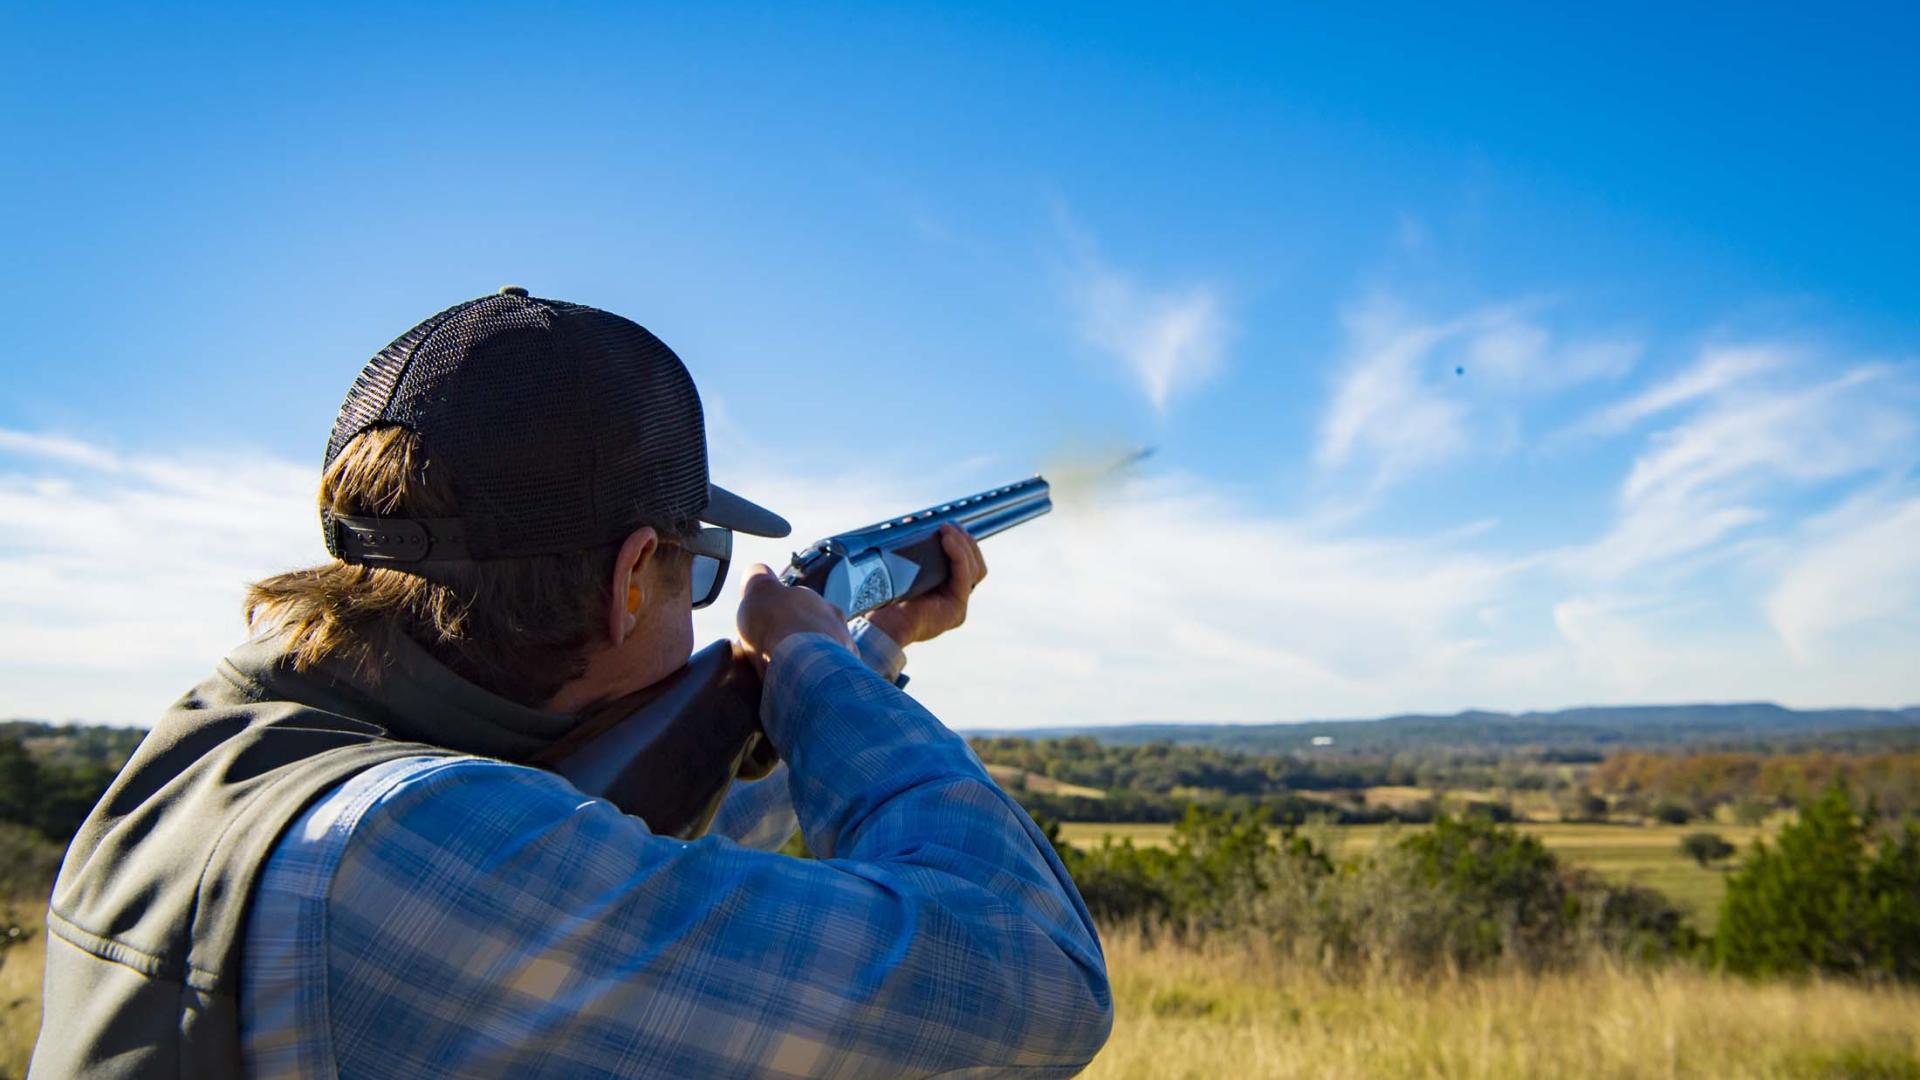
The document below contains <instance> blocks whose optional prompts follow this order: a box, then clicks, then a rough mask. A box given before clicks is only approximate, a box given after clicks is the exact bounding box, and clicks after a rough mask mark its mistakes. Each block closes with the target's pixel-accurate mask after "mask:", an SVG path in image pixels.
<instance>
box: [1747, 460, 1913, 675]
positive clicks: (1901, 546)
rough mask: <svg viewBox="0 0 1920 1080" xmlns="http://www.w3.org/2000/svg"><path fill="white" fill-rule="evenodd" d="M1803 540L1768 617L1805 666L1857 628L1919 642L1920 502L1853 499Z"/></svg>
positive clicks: (1824, 517) (1770, 600) (1877, 497)
mask: <svg viewBox="0 0 1920 1080" xmlns="http://www.w3.org/2000/svg"><path fill="white" fill-rule="evenodd" d="M1797 539H1798V540H1799V541H1800V542H1799V543H1797V544H1795V545H1794V550H1793V551H1792V554H1791V556H1790V562H1789V566H1788V569H1787V570H1786V572H1785V573H1784V574H1783V575H1782V577H1781V578H1780V581H1779V584H1778V585H1776V586H1775V587H1774V589H1773V591H1772V593H1771V594H1769V595H1768V597H1767V602H1766V611H1767V619H1768V621H1769V622H1770V623H1771V624H1772V626H1773V628H1774V630H1775V631H1777V632H1778V633H1779V635H1780V638H1781V640H1782V641H1784V642H1786V644H1787V647H1788V648H1790V649H1791V650H1792V651H1793V654H1794V657H1795V658H1796V659H1797V660H1799V661H1800V662H1801V663H1802V664H1805V663H1808V662H1809V661H1811V660H1812V659H1814V655H1815V653H1816V651H1817V650H1818V649H1819V648H1820V647H1821V646H1822V645H1823V644H1824V643H1825V642H1827V641H1828V640H1830V639H1832V638H1834V637H1836V636H1838V635H1840V634H1841V633H1843V632H1844V631H1846V630H1848V629H1851V628H1854V627H1859V626H1867V627H1873V628H1874V629H1875V632H1876V634H1877V635H1879V636H1881V637H1885V636H1887V633H1888V631H1889V627H1888V626H1887V625H1886V624H1889V623H1894V624H1902V625H1899V626H1897V627H1895V628H1894V630H1895V632H1899V631H1904V633H1905V634H1906V635H1907V636H1908V637H1909V638H1911V637H1914V636H1916V635H1920V496H1905V497H1899V496H1894V497H1888V496H1887V495H1886V494H1885V493H1881V492H1875V493H1872V494H1869V495H1866V496H1863V497H1860V498H1856V499H1852V500H1849V501H1848V502H1847V504H1846V505H1844V506H1842V507H1841V508H1839V509H1838V510H1836V511H1834V512H1833V513H1831V514H1826V515H1822V517H1820V518H1819V519H1817V520H1815V521H1813V522H1810V523H1809V524H1808V526H1807V528H1806V529H1805V530H1804V531H1803V534H1802V536H1801V537H1799V538H1797Z"/></svg>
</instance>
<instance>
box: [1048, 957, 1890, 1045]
mask: <svg viewBox="0 0 1920 1080" xmlns="http://www.w3.org/2000/svg"><path fill="white" fill-rule="evenodd" d="M1105 944H1106V949H1107V960H1108V966H1109V968H1110V970H1111V971H1112V973H1113V980H1114V995H1115V1003H1116V1006H1117V1012H1118V1015H1117V1017H1116V1019H1115V1023H1114V1029H1113V1038H1112V1040H1111V1041H1110V1042H1109V1043H1108V1044H1107V1048H1106V1049H1105V1050H1104V1051H1103V1052H1102V1053H1101V1055H1100V1057H1099V1058H1098V1059H1097V1060H1095V1061H1094V1063H1093V1066H1092V1068H1090V1069H1088V1070H1087V1072H1086V1073H1085V1074H1084V1075H1086V1076H1087V1077H1089V1078H1095V1080H1181V1078H1189V1077H1190V1078H1196V1080H1197V1078H1207V1080H1212V1078H1215V1077H1226V1076H1233V1077H1242V1076H1245V1077H1315V1078H1318V1077H1328V1078H1334V1077H1339V1078H1345V1077H1363V1076H1364V1077H1382V1078H1399V1077H1500V1078H1506V1077H1513V1078H1521V1077H1556V1078H1561V1080H1587V1078H1593V1080H1600V1078H1607V1080H1618V1078H1626V1077H1675V1076H1683V1077H1714V1078H1737V1077H1767V1078H1781V1080H1787V1078H1796V1080H1797V1078H1810V1080H1811V1078H1820V1080H1843V1078H1881V1077H1885V1078H1904V1077H1920V991H1916V990H1914V989H1912V988H1904V987H1899V986H1888V985H1869V984H1863V983H1859V982H1840V981H1832V980H1823V979H1811V980H1794V981H1769V982H1755V981H1750V980H1745V979H1739V978H1732V977H1728V976H1724V975H1717V974H1713V973H1711V972H1708V971H1705V970H1702V969H1701V968H1698V967H1694V966H1690V965H1678V966H1667V967H1661V968H1645V967H1623V966H1620V965H1618V964H1609V963H1585V964H1580V965H1577V966H1574V967H1570V968H1565V969H1561V970H1554V971H1545V972H1532V973H1529V972H1526V971H1522V970H1518V969H1501V970H1495V971H1486V972H1479V973H1470V974H1465V973H1456V974H1440V975H1436V976H1433V977H1431V978H1427V979H1410V978H1406V977H1400V976H1384V975H1376V976H1371V977H1364V978H1359V979H1347V978H1330V977H1328V976H1327V975H1326V973H1324V972H1323V971H1321V970H1319V969H1318V968H1316V967H1312V966H1303V965H1301V964H1299V963H1297V962H1295V961H1293V960H1292V959H1290V958H1289V957H1287V956H1285V955H1281V954H1277V953H1276V952H1275V951H1273V950H1270V949H1264V948H1261V947H1258V946H1253V947H1249V946H1248V945H1247V944H1246V943H1244V942H1237V943H1228V942H1226V941H1224V940H1216V941H1211V942H1207V941H1203V942H1199V943H1187V944H1180V943H1177V942H1174V941H1172V940H1170V939H1168V938H1167V937H1165V936H1164V935H1161V936H1145V935H1142V934H1140V933H1139V932H1137V931H1130V930H1114V931H1111V932H1109V933H1108V934H1107V935H1106V939H1105Z"/></svg>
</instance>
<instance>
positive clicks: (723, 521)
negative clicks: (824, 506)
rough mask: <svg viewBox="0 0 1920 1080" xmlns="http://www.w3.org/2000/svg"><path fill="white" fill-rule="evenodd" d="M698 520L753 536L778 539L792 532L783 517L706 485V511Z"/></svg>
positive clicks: (756, 504)
mask: <svg viewBox="0 0 1920 1080" xmlns="http://www.w3.org/2000/svg"><path fill="white" fill-rule="evenodd" d="M700 520H701V521H704V522H706V523H707V524H709V525H718V526H720V527H721V528H723V529H732V530H733V531H734V532H743V533H750V534H752V535H754V536H773V537H780V536H785V535H787V534H788V533H790V532H792V531H793V526H791V525H789V524H787V519H786V518H783V517H781V516H780V515H779V514H776V513H774V512H773V511H771V510H769V509H767V508H766V507H764V506H761V505H759V504H758V503H750V502H748V501H747V500H745V499H743V498H741V497H740V496H738V495H735V494H734V493H733V492H731V491H728V490H727V489H726V488H723V487H721V486H720V485H719V484H708V485H707V508H706V509H705V510H702V511H701V512H700Z"/></svg>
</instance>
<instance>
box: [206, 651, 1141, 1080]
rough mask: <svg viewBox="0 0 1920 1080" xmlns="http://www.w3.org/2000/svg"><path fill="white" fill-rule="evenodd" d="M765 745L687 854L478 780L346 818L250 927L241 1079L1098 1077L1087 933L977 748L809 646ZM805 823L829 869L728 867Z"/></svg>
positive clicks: (1094, 953)
mask: <svg viewBox="0 0 1920 1080" xmlns="http://www.w3.org/2000/svg"><path fill="white" fill-rule="evenodd" d="M863 644H864V642H863ZM882 666H885V665H884V664H883V665H882ZM896 667H897V665H896ZM762 719H763V722H764V723H765V725H766V729H767V733H768V735H769V737H771V738H772V739H773V741H774V745H775V746H777V747H779V748H780V750H781V753H782V756H783V758H784V759H785V760H786V762H787V763H788V765H787V766H786V767H783V768H782V769H781V770H779V771H777V772H776V773H775V774H774V775H773V776H770V777H769V778H767V779H766V780H763V781H760V782H759V783H756V784H752V785H741V786H740V787H739V788H738V789H737V790H736V792H735V793H733V794H732V795H730V797H729V799H728V803H727V805H726V806H725V807H724V809H723V812H722V815H721V817H720V819H719V822H718V828H717V830H716V831H718V832H723V833H725V835H712V836H708V837H706V838H704V839H701V840H698V841H694V842H691V843H689V842H685V841H679V840H673V839H668V838H664V837H659V836H655V835H653V834H652V833H650V832H648V831H647V829H646V827H645V826H644V825H643V824H642V823H641V822H640V821H639V820H638V819H637V818H632V817H628V816H625V815H623V814H621V813H620V812H619V811H618V810H616V809H614V808H613V807H612V806H611V805H610V804H608V803H606V802H604V801H602V800H599V799H593V798H589V797H587V796H585V795H582V794H581V793H580V792H579V791H577V790H575V789H574V788H573V787H572V786H571V785H569V784H568V783H567V782H566V781H565V780H562V779H560V778H559V777H557V776H554V775H553V774H551V773H547V772H544V771H541V770H538V769H532V768H527V767H523V766H518V765H511V764H507V763H504V762H499V761H494V760H490V759H484V758H444V757H438V758H409V759H404V760H400V761H394V762H389V763H386V764H383V765H380V766H377V767H375V768H372V769H369V770H367V771H366V772H364V773H362V774H360V775H359V776H356V777H355V778H353V779H352V780H350V781H348V782H347V783H345V784H343V785H341V786H340V787H339V788H337V789H335V790H334V791H333V792H331V793H330V794H328V795H327V796H325V797H324V798H322V799H321V800H320V801H319V802H318V803H316V804H315V805H314V806H313V807H312V808H311V809H310V810H308V811H307V812H306V813H305V814H304V815H303V816H302V817H301V818H300V819H299V820H297V821H296V822H295V823H294V825H293V826H291V827H290V828H289V830H288V832H287V834H286V835H285V836H284V837H283V838H282V840H281V841H280V843H279V845H278V847H277V848H276V849H275V851H274V853H273V855H272V856H271V858H270V859H269V861H268V864H267V866H266V869H265V871H264V874H263V876H262V879H261V882H260V885H259V890H258V892H257V894H256V896H255V898H254V901H253V904H252V907H251V909H250V916H249V921H248V930H247V937H246V943H245V953H244V956H245V968H244V975H243V979H242V990H241V1007H240V1017H241V1029H242V1030H241V1035H242V1043H243V1050H244V1057H245V1062H246V1067H247V1072H248V1074H249V1075H251V1076H254V1077H308V1076H312V1077H322V1076H333V1075H336V1074H337V1075H342V1076H405V1077H421V1078H427V1077H473V1076H515V1077H563V1076H564V1077H640V1076H648V1077H653V1076H661V1077H723V1076H849V1077H851V1076H886V1077H895V1076H925V1075H933V1074H943V1075H957V1076H970V1077H971V1076H1031V1077H1051V1076H1070V1075H1072V1074H1073V1073H1075V1072H1078V1071H1079V1070H1080V1069H1081V1068H1082V1067H1083V1066H1085V1065H1086V1063H1087V1062H1088V1061H1089V1060H1091V1059H1092V1057H1093V1055H1094V1053H1095V1051H1097V1050H1098V1049H1099V1048H1100V1046H1101V1045H1102V1044H1103V1043H1104V1042H1105V1040H1106V1037H1107V1032H1108V1029H1109V1027H1110V1025H1111V1022H1112V1000H1111V997H1110V996H1109V993H1108V986H1107V977H1106V967H1105V960H1104V958H1103V957H1102V955H1101V952H1100V944H1099V941H1098V939H1097V937H1096V936H1095V933H1094V928H1093V923H1092V921H1091V920H1090V919H1089V917H1088V915H1087V910H1086V907H1085V905H1084V904H1082V903H1081V901H1080V897H1079V894H1078V893H1077V892H1076V891H1075V890H1074V887H1073V884H1072V882H1071V881H1070V880H1069V879H1068V877H1067V874H1066V871H1065V870H1064V868H1062V867H1061V865H1060V862H1059V860H1058V859H1057V858H1056V857H1055V855H1054V853H1053V850H1052V848H1051V847H1050V846H1049V845H1048V844H1047V842H1046V839H1045V838H1044V837H1043V836H1042V835H1041V834H1040V833H1039V832H1038V830H1036V829H1035V828H1034V825H1033V823H1032V821H1031V820H1030V819H1029V818H1028V817H1027V815H1026V813H1025V812H1024V811H1022V810H1021V809H1020V808H1019V806H1017V805H1016V804H1015V803H1014V802H1013V801H1012V800H1011V799H1010V798H1008V796H1007V795H1006V794H1005V793H1004V792H1002V791H1001V790H1000V789H999V788H998V787H996V786H995V785H994V783H993V781H992V780H990V779H989V778H988V777H987V774H986V772H985V770H984V769H982V768H981V766H980V763H979V760H978V759H977V758H976V757H975V756H974V755H973V752H972V751H971V750H970V749H969V748H968V747H967V745H966V743H965V742H964V741H962V740H961V739H960V738H959V737H958V736H956V735H954V734H953V733H952V732H950V731H948V730H947V729H946V728H945V727H943V726H942V725H941V724H940V722H939V721H938V720H936V719H934V717H933V716H932V715H931V714H929V713H928V712H927V711H926V710H925V709H923V708H921V707H920V706H919V705H918V704H916V703H915V702H914V701H913V700H912V699H911V698H909V697H907V696H906V695H905V694H903V693H901V692H900V691H899V690H897V689H895V688H894V687H893V686H892V685H891V684H890V683H889V682H888V681H887V680H886V679H885V678H883V677H882V676H881V675H878V674H875V673H874V672H873V671H871V670H869V669H868V668H867V667H866V666H864V665H862V663H861V662H860V661H859V660H858V659H856V658H855V657H854V656H853V655H851V654H850V653H848V652H847V650H846V649H844V648H842V647H841V646H839V645H837V644H835V643H834V642H833V641H832V640H831V639H829V638H827V637H825V636H823V635H803V636H800V637H795V638H792V639H789V640H788V641H786V642H783V643H782V644H781V646H780V648H779V650H778V651H777V652H776V653H775V655H774V657H773V662H772V664H771V665H770V667H769V669H768V672H767V682H766V691H765V696H764V699H763V707H762ZM795 815H797V818H798V822H799V826H800V828H801V829H802V831H803V832H804V834H805V836H806V839H807V844H808V846H809V847H810V848H811V849H812V850H813V851H814V852H816V853H817V854H818V855H819V856H820V858H819V860H817V861H807V860H800V859H791V858H787V857H785V856H781V855H777V854H773V853H771V852H768V851H764V850H758V849H757V848H755V847H751V846H747V845H746V844H743V843H742V842H740V841H742V840H751V841H756V842H758V843H759V844H762V845H766V846H777V845H778V844H779V843H780V842H781V841H783V840H784V839H786V837H787V836H788V835H790V833H791V828H792V822H793V821H794V819H795Z"/></svg>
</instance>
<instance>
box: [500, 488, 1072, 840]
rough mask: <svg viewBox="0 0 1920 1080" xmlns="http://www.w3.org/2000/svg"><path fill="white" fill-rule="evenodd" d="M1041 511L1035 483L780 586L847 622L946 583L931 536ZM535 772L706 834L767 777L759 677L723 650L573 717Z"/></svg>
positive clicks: (947, 506)
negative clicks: (730, 790)
mask: <svg viewBox="0 0 1920 1080" xmlns="http://www.w3.org/2000/svg"><path fill="white" fill-rule="evenodd" d="M1051 509H1053V500H1052V496H1051V491H1050V489H1049V488H1048V487H1047V482H1046V481H1045V480H1044V479H1042V478H1040V477H1038V476H1035V477H1033V478H1031V479H1028V480H1022V481H1020V482H1018V483H1015V484H1008V485H1007V486H1005V487H999V488H994V489H993V490H991V491H983V492H981V493H979V494H978V495H969V496H967V497H966V498H964V499H955V500H954V501H952V502H949V503H942V504H940V505H939V506H933V507H928V508H927V509H925V510H921V511H918V512H916V513H912V514H906V515H904V516H901V517H897V518H888V519H887V520H885V521H879V522H875V523H874V524H872V525H868V526H866V527H865V528H861V529H855V530H853V531H852V532H844V533H840V534H838V535H835V536H829V537H827V538H826V539H824V540H821V541H818V542H817V543H815V544H814V545H813V546H811V547H809V548H807V549H806V550H805V551H802V552H799V553H798V554H796V555H794V557H793V563H792V565H790V566H789V567H788V568H787V570H786V573H784V574H782V575H781V580H782V581H784V582H786V583H787V584H789V585H799V586H802V587H803V588H808V589H812V590H813V591H815V592H817V593H819V594H820V595H821V596H823V597H825V598H826V599H827V602H828V603H830V604H832V605H833V606H834V607H836V608H838V609H839V610H840V613H841V614H842V615H844V616H846V617H847V618H849V619H851V618H853V617H854V616H855V615H863V614H865V613H867V612H869V611H872V610H874V609H875V608H879V607H883V606H885V605H887V604H890V603H893V602H894V601H896V600H905V599H908V598H910V597H915V596H919V595H920V594H921V593H924V592H927V591H929V590H931V589H935V588H938V587H939V586H940V585H941V584H942V583H943V582H945V581H946V580H947V557H946V553H945V551H944V550H943V549H942V548H941V546H940V536H939V529H940V526H942V525H945V524H949V523H951V524H954V525H958V526H960V527H961V528H963V529H965V530H966V531H967V533H968V534H969V535H971V536H973V537H974V538H975V539H976V540H979V539H985V538H986V537H989V536H992V535H993V534H995V533H998V532H1004V531H1006V530H1008V529H1011V528H1013V527H1014V526H1015V525H1019V524H1021V523H1023V522H1027V521H1031V520H1033V519H1034V518H1037V517H1039V516H1040V515H1042V514H1044V513H1046V512H1047V511H1049V510H1051ZM535 764H539V765H542V766H544V767H546V768H548V769H551V770H552V771H554V772H556V773H559V774H560V775H561V776H564V777H566V778H567V779H568V780H570V781H572V782H573V785H574V786H575V787H577V788H579V789H580V790H581V791H583V792H585V793H586V794H588V795H597V796H599V797H601V798H604V799H606V800H607V801H608V802H611V803H612V804H614V805H615V806H617V807H619V808H620V809H621V810H622V811H623V812H625V813H628V814H633V815H635V816H637V817H639V818H640V819H641V820H643V821H645V822H646V823H647V827H648V828H649V829H652V830H653V832H654V833H655V834H657V835H661V836H677V837H680V838H682V839H692V838H694V837H696V836H699V835H700V834H702V833H704V832H706V830H707V826H708V825H709V824H710V823H711V822H712V821H713V815H714V813H715V812H716V811H718V810H719V808H720V801H721V799H722V798H723V797H725V795H726V792H727V787H728V786H729V785H730V784H732V783H733V781H734V780H735V779H736V778H738V779H742V780H757V779H759V778H760V777H763V776H765V775H767V773H768V772H770V771H772V769H773V767H774V766H775V765H777V764H779V754H778V752H777V751H775V750H774V748H773V744H772V743H771V742H769V741H768V740H767V737H766V734H765V733H764V732H763V731H761V730H760V676H759V673H758V672H756V671H755V670H754V668H753V663H752V662H751V661H750V660H748V659H746V658H745V657H743V656H739V655H736V653H735V652H734V646H733V642H731V641H728V640H724V639H723V640H721V641H716V642H714V643H713V644H712V645H709V646H707V647H706V648H704V649H701V650H700V651H699V652H696V653H694V654H693V658H692V659H691V660H689V661H688V662H687V666H686V667H684V668H681V669H680V670H679V671H677V672H675V673H674V674H672V675H669V676H668V677H666V678H665V679H662V680H661V681H659V682H657V683H655V684H654V685H652V686H649V687H647V688H645V689H644V690H640V691H637V692H635V693H633V694H629V695H627V696H626V697H623V698H620V699H618V700H616V701H612V702H609V703H607V704H605V705H601V706H598V707H596V708H594V709H592V710H590V711H588V712H587V713H585V714H583V716H582V718H581V723H580V725H579V726H578V727H576V728H575V729H574V730H573V731H572V732H571V733H569V734H568V735H567V737H566V738H564V739H562V740H561V741H560V742H558V743H556V744H555V745H554V746H552V747H550V748H548V749H547V750H546V751H545V752H543V753H542V754H541V755H540V757H539V758H538V759H536V761H535Z"/></svg>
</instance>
